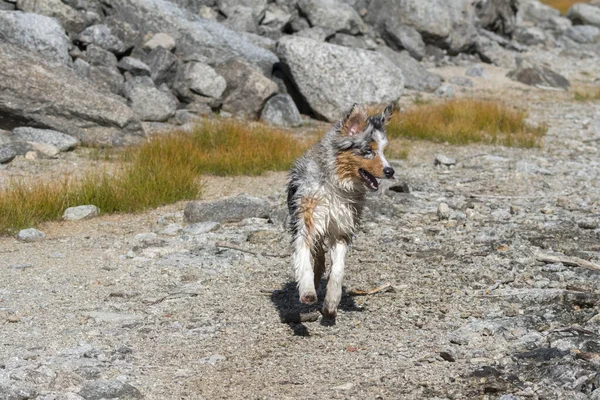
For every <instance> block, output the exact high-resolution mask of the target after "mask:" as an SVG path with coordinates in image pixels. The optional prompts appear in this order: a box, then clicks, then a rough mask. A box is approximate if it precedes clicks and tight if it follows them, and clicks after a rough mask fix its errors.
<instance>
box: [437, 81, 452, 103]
mask: <svg viewBox="0 0 600 400" xmlns="http://www.w3.org/2000/svg"><path fill="white" fill-rule="evenodd" d="M435 94H436V95H437V96H438V97H445V98H447V99H451V98H453V97H454V87H453V86H452V85H449V84H447V83H444V84H443V85H442V86H440V87H439V88H437V90H436V91H435Z"/></svg>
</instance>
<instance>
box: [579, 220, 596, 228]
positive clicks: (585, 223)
mask: <svg viewBox="0 0 600 400" xmlns="http://www.w3.org/2000/svg"><path fill="white" fill-rule="evenodd" d="M577 226H579V227H580V228H581V229H598V226H600V219H598V218H587V219H582V220H580V221H578V222H577Z"/></svg>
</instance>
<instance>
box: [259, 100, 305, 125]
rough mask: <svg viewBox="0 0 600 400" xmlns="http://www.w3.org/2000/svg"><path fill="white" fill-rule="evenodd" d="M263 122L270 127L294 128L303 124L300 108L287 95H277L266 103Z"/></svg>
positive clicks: (262, 116) (262, 114)
mask: <svg viewBox="0 0 600 400" xmlns="http://www.w3.org/2000/svg"><path fill="white" fill-rule="evenodd" d="M260 119H261V121H264V122H266V123H267V124H270V125H276V126H286V127H290V126H291V127H294V126H299V125H300V124H301V123H302V118H301V117H300V112H299V111H298V107H296V104H295V103H294V100H292V97H291V96H290V95H289V94H287V93H282V94H276V95H275V96H273V97H271V98H270V99H269V100H267V102H266V103H265V106H264V107H263V109H262V112H261V115H260Z"/></svg>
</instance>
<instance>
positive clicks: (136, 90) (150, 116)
mask: <svg viewBox="0 0 600 400" xmlns="http://www.w3.org/2000/svg"><path fill="white" fill-rule="evenodd" d="M148 79H149V78H148ZM123 94H124V95H125V97H127V99H128V100H129V101H130V102H131V108H132V110H133V111H134V112H135V113H136V115H137V116H138V117H139V118H140V119H141V120H142V121H156V122H162V121H166V120H168V119H169V118H171V117H172V116H173V115H175V110H177V105H178V104H179V101H178V100H177V98H176V97H175V96H174V95H173V94H172V93H171V92H169V91H162V90H159V89H157V88H156V87H155V86H154V84H152V81H150V82H146V83H140V82H138V81H134V80H132V81H128V82H126V83H125V85H124V86H123Z"/></svg>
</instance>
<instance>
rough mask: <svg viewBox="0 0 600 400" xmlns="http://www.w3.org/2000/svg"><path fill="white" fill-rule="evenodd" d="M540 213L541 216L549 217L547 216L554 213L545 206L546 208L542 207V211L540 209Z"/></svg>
mask: <svg viewBox="0 0 600 400" xmlns="http://www.w3.org/2000/svg"><path fill="white" fill-rule="evenodd" d="M540 212H541V213H542V214H546V215H549V214H552V213H553V212H554V210H552V208H550V207H548V206H546V207H543V208H542V209H540Z"/></svg>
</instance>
